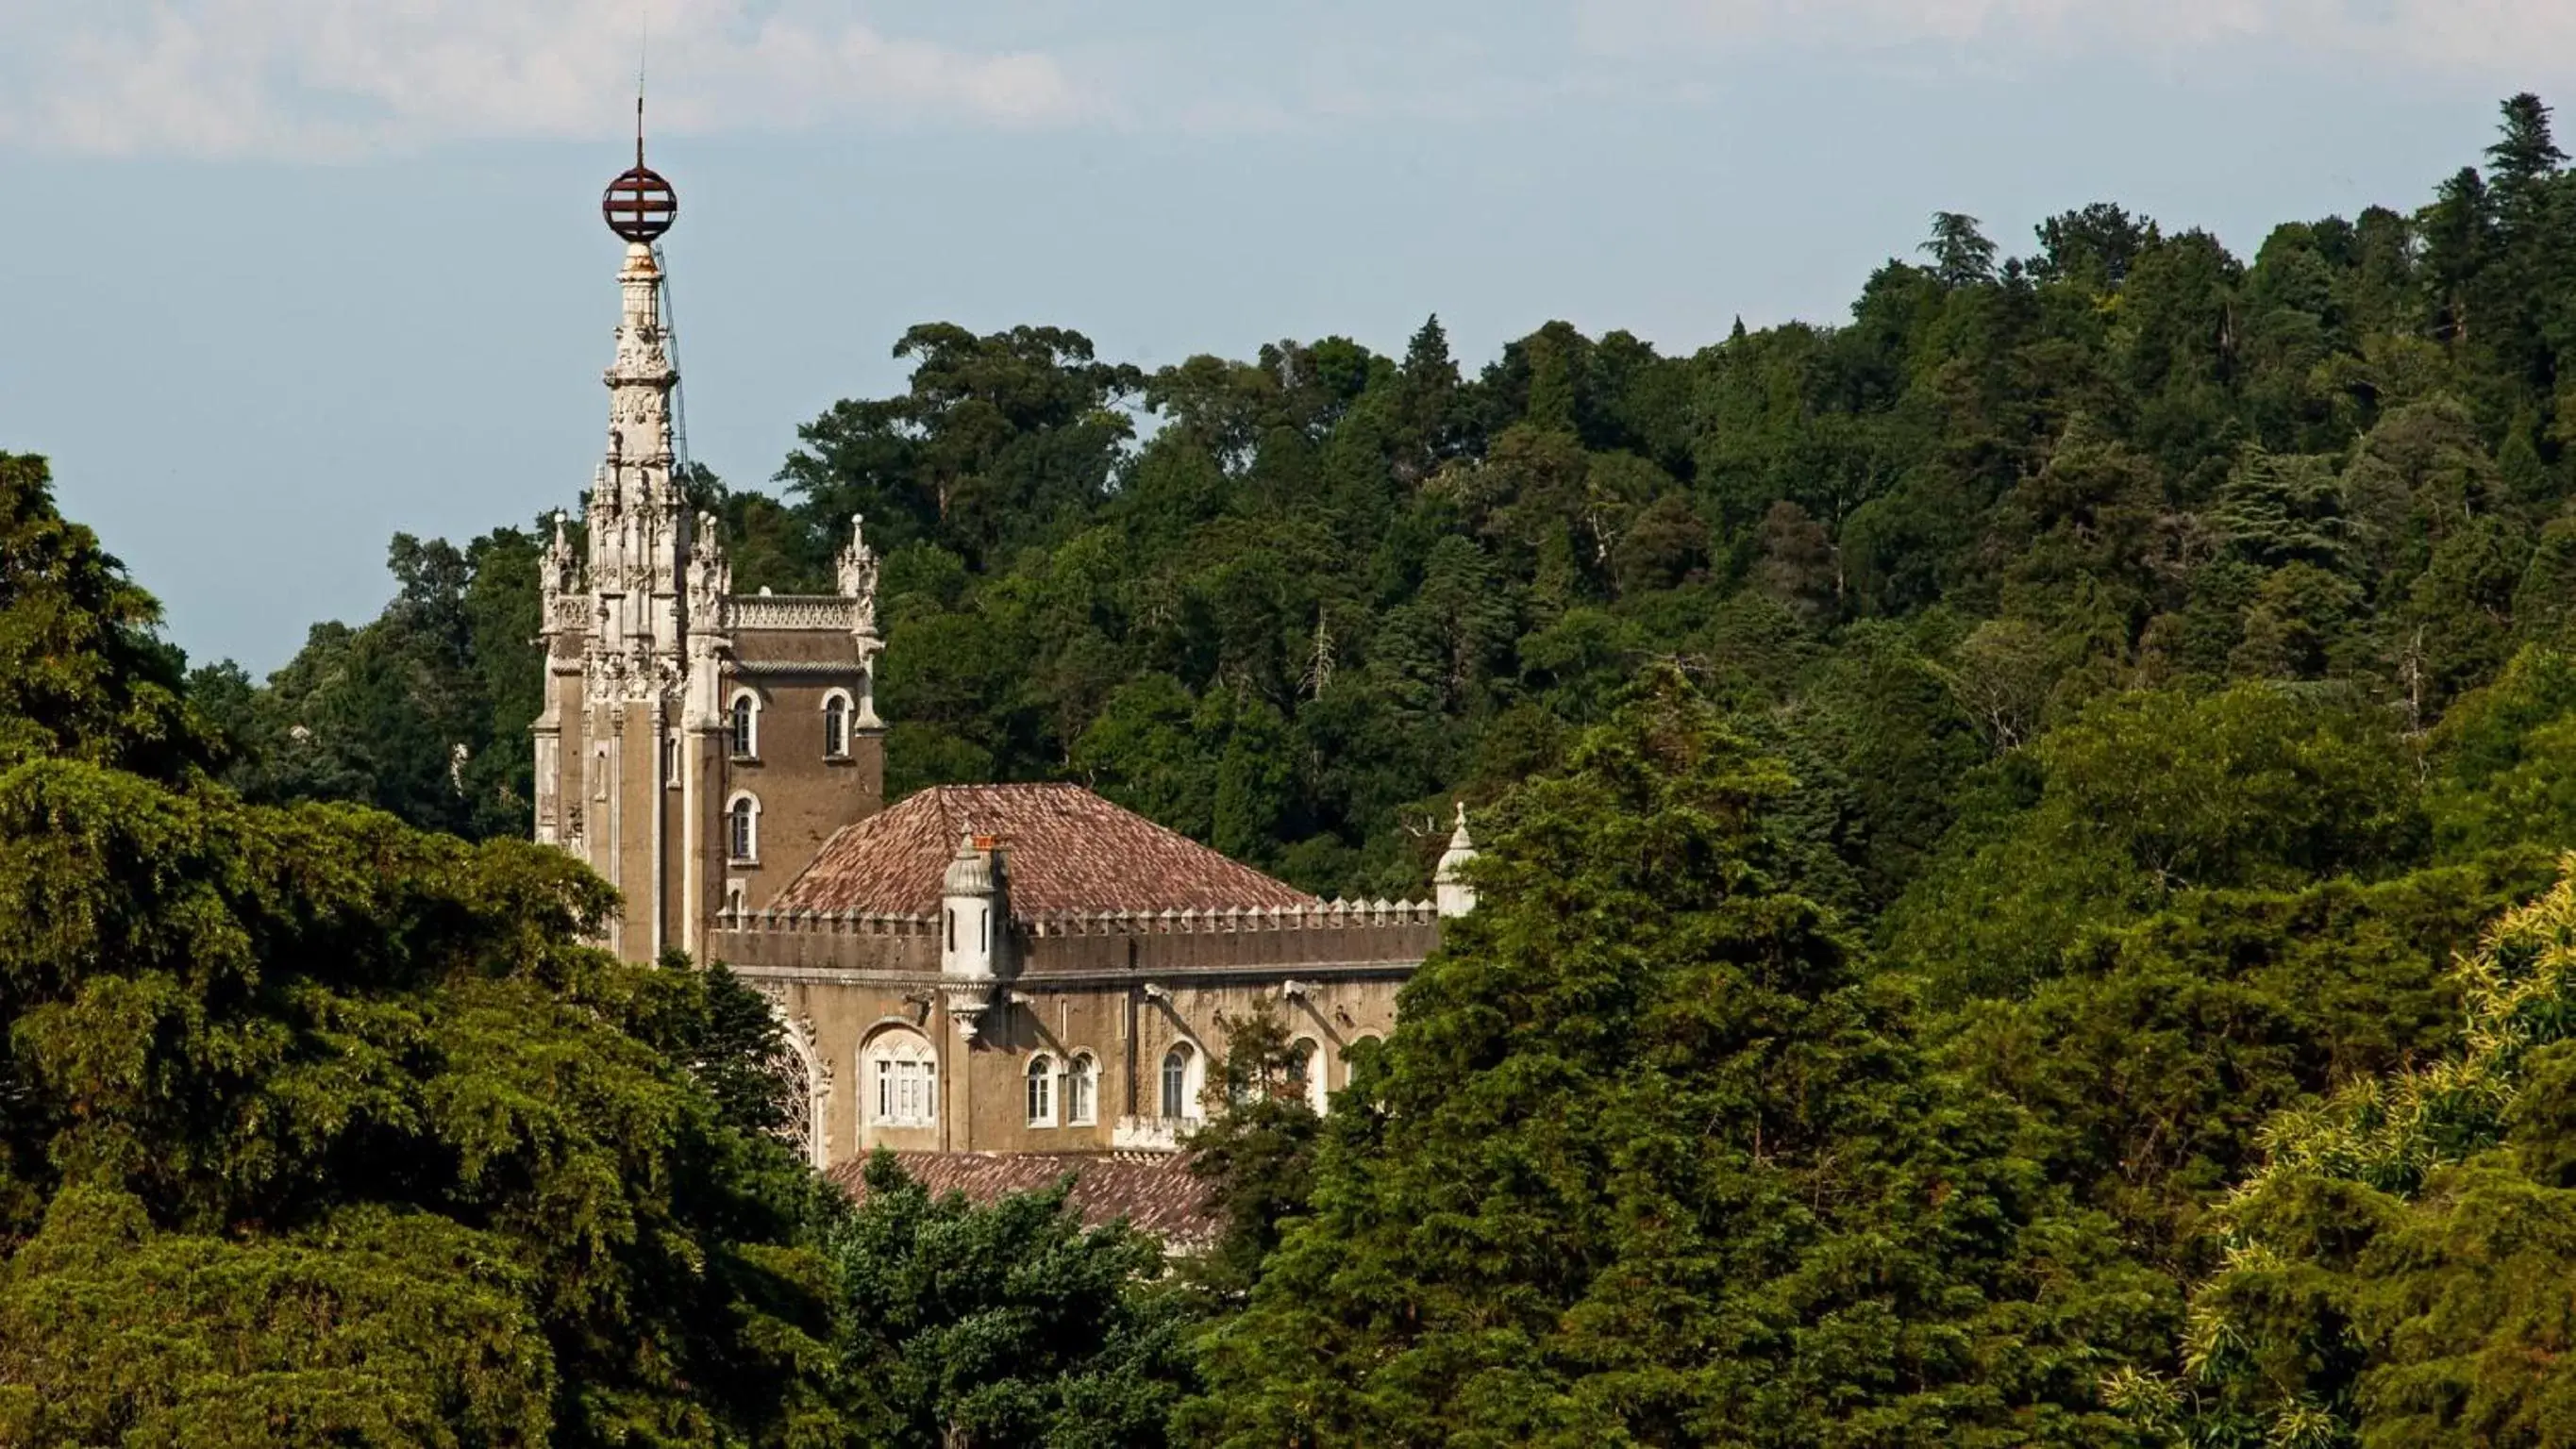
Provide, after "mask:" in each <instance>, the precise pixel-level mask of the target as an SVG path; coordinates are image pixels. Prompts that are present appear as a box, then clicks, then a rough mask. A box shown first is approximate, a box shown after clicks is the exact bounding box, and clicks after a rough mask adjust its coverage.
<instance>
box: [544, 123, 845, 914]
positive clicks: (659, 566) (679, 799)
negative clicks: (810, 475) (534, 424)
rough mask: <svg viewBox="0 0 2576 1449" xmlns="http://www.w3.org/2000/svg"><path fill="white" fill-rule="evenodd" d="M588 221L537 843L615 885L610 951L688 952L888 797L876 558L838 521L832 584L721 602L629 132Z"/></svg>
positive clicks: (655, 205) (646, 197) (663, 186)
mask: <svg viewBox="0 0 2576 1449" xmlns="http://www.w3.org/2000/svg"><path fill="white" fill-rule="evenodd" d="M602 210H603V211H604V213H605V214H606V215H607V217H608V222H609V229H610V230H611V231H613V232H615V233H617V234H618V235H619V236H620V237H622V238H624V239H625V241H626V260H625V264H624V266H623V267H622V268H621V269H620V270H619V272H618V279H617V280H618V286H619V289H620V292H621V294H622V298H623V301H622V304H621V312H620V315H619V319H618V324H617V351H616V358H615V361H614V362H612V363H611V364H610V366H609V369H608V373H607V383H608V446H607V455H606V456H605V457H604V458H603V459H602V460H601V461H600V464H599V468H598V471H597V472H596V474H594V476H593V477H592V480H591V486H590V491H589V493H588V495H587V496H586V498H585V499H584V509H583V516H582V535H583V542H582V545H581V547H579V548H576V546H575V544H574V542H573V540H572V538H571V537H570V533H569V529H568V527H567V521H566V520H565V519H564V517H563V516H562V515H561V514H557V515H556V519H555V532H554V540H553V542H552V544H551V546H550V547H549V548H548V549H547V551H546V555H545V559H544V564H543V571H542V578H541V581H540V582H541V592H542V595H543V616H542V618H543V622H542V624H541V626H540V627H541V642H542V643H543V644H544V646H545V655H546V664H545V668H546V694H545V707H544V711H543V713H541V714H540V715H539V716H538V717H537V722H536V725H535V727H534V734H535V736H536V776H537V820H536V835H537V839H538V840H539V841H541V842H549V843H552V844H555V845H558V846H561V847H562V848H563V849H564V850H566V851H569V852H570V853H572V854H573V855H575V856H577V857H579V858H580V859H581V860H583V861H584V862H586V863H588V864H589V865H590V867H591V868H592V869H593V870H596V871H598V872H599V874H600V875H601V876H603V877H604V878H606V879H607V880H608V882H609V883H610V884H612V885H614V886H616V887H617V889H618V891H619V892H620V894H621V895H622V896H623V898H624V907H623V910H622V912H621V914H620V915H619V917H618V918H617V920H616V921H615V922H614V923H613V924H612V925H611V926H610V927H609V929H608V937H607V944H608V945H609V947H610V948H611V949H613V950H615V951H616V952H617V953H618V954H619V955H621V956H624V957H626V958H627V959H629V960H634V961H648V960H652V959H654V958H655V957H657V956H659V955H660V954H661V953H662V952H663V951H664V950H665V949H668V948H670V947H675V946H676V947H679V948H681V949H683V950H686V951H688V952H690V953H691V954H692V955H696V956H703V955H704V954H705V948H706V944H707V934H708V931H709V929H710V927H711V924H712V922H713V921H714V919H715V917H716V915H717V914H718V913H719V912H720V911H722V910H724V909H726V908H727V906H728V905H731V906H732V907H734V908H735V909H742V908H752V909H757V908H759V907H761V906H763V905H765V904H766V903H767V901H768V898H769V897H770V896H771V895H772V894H773V893H775V892H776V891H777V890H778V889H779V888H780V887H781V886H783V885H785V884H786V883H787V882H788V881H789V880H791V879H793V878H794V877H795V875H796V873H797V872H798V871H799V870H801V869H803V868H804V866H805V864H806V863H807V862H808V861H809V860H811V859H812V858H813V856H814V853H815V851H816V850H818V849H819V848H820V847H821V846H822V843H823V842H824V841H825V840H826V839H828V838H830V836H831V835H832V833H833V832H834V831H836V830H838V829H840V828H841V827H842V826H844V825H848V824H851V823H853V822H855V821H858V820H861V819H863V818H865V817H867V816H869V815H871V814H873V813H875V812H876V810H877V809H878V808H879V807H880V806H881V805H882V804H883V803H884V797H885V753H884V726H883V725H882V724H881V723H880V722H879V720H878V719H877V714H876V704H875V666H876V658H877V654H878V652H879V651H880V649H882V647H883V644H882V642H881V641H880V640H879V638H878V636H877V622H876V575H877V558H876V554H875V552H874V550H872V549H870V548H869V547H868V545H867V542H866V540H865V538H864V537H863V536H862V535H861V533H860V531H859V526H858V522H857V520H855V519H853V520H852V521H851V529H850V542H849V546H848V547H847V548H845V549H844V550H843V551H842V552H841V555H840V557H839V560H838V568H837V570H836V573H837V577H836V579H835V583H836V585H837V591H836V592H834V593H830V594H812V595H792V596H773V595H771V594H770V593H769V592H768V591H767V590H763V591H761V592H760V593H759V594H757V595H754V596H750V597H740V598H738V597H735V596H734V593H733V571H732V568H731V566H730V565H729V564H728V563H727V562H726V558H725V551H724V544H723V541H722V539H721V538H719V537H718V536H717V530H716V524H715V520H714V519H713V518H712V517H710V516H708V515H705V514H698V515H696V516H694V517H692V516H691V513H690V510H689V508H688V506H687V501H686V499H685V497H684V496H683V493H682V489H681V485H680V479H679V478H678V476H677V475H676V469H677V465H678V459H677V456H676V453H675V449H674V446H673V417H672V395H673V390H674V389H675V388H676V387H677V386H678V385H679V381H680V374H679V369H678V368H677V367H676V366H675V365H674V364H673V362H672V358H671V336H670V332H669V329H668V328H667V327H666V326H665V325H664V323H663V293H662V263H661V259H660V257H659V256H658V255H657V253H656V252H655V250H654V248H653V245H652V243H653V241H654V239H655V238H657V237H659V236H660V235H661V234H662V233H663V232H664V231H666V230H668V229H669V227H670V224H671V221H672V219H673V217H674V216H675V215H676V213H677V211H678V199H677V197H676V195H675V194H674V193H673V192H672V191H671V188H670V186H669V184H668V183H667V182H665V181H664V180H663V179H662V178H661V177H660V176H658V175H656V174H655V173H653V172H652V171H650V170H648V169H646V167H645V166H644V148H643V142H642V140H641V138H640V137H639V139H638V140H637V143H636V155H635V166H634V168H633V169H631V170H629V171H627V172H625V173H624V174H622V175H620V176H619V177H618V178H617V179H616V180H615V181H613V182H611V183H610V185H609V190H608V196H607V199H606V201H605V202H604V203H603V207H602Z"/></svg>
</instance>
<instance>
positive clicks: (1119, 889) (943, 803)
mask: <svg viewBox="0 0 2576 1449" xmlns="http://www.w3.org/2000/svg"><path fill="white" fill-rule="evenodd" d="M969 831H972V832H973V833H974V834H977V835H990V836H995V837H998V838H999V839H1000V841H1001V845H1002V852H1003V859H1004V861H1005V868H1006V870H1007V871H1008V877H1007V878H1008V880H1009V882H1010V893H1011V914H1012V915H1013V916H1015V917H1019V918H1022V919H1025V918H1027V917H1029V916H1033V915H1041V914H1044V913H1047V912H1050V911H1167V910H1168V911H1191V910H1195V911H1221V910H1226V909H1229V908H1232V907H1237V906H1240V907H1244V908H1247V909H1249V908H1252V907H1265V908H1266V907H1270V906H1312V905H1315V904H1316V903H1317V902H1316V900H1315V898H1314V897H1313V896H1310V895H1307V894H1306V893H1305V892H1303V891H1300V890H1297V889H1296V888H1294V887H1292V886H1289V885H1287V884H1285V883H1284V882H1281V881H1276V880H1272V879H1271V878H1270V877H1268V876H1266V875H1263V874H1262V873H1261V872H1259V871H1257V870H1254V869H1253V868H1252V867H1250V866H1248V865H1243V864H1239V863H1238V862H1235V861H1232V860H1228V859H1226V858H1225V857H1224V856H1222V855H1219V854H1218V853H1216V852H1215V851H1213V850H1210V849H1208V848H1207V847H1206V846H1204V845H1201V844H1199V843H1198V842H1197V841H1195V840H1192V839H1190V838H1189V837H1188V836H1186V835H1182V834H1180V833H1178V832H1177V831H1171V830H1166V829H1164V828H1163V827H1162V826H1159V825H1157V824H1155V823H1154V822H1153V821H1151V820H1148V819H1146V818H1145V817H1144V816H1142V815H1139V814H1137V813H1136V812H1134V811H1132V810H1122V809H1120V808H1119V807H1118V806H1115V805H1112V804H1110V803H1109V802H1108V801H1106V800H1103V799H1101V798H1100V797H1099V796H1097V795H1094V794H1092V793H1091V792H1090V791H1088V790H1085V789H1083V788H1082V787H1081V786H1079V785H938V786H934V787H932V788H930V789H927V790H924V791H921V792H920V793H919V794H916V795H914V796H912V797H911V798H909V799H907V800H905V801H904V802H903V803H902V804H900V805H897V806H895V807H894V808H892V809H890V810H885V811H882V812H880V813H878V814H876V815H872V816H870V817H868V818H867V819H865V820H862V821H860V822H859V823H858V824H856V825H849V826H844V827H842V829H841V830H840V832H839V833H837V834H835V835H834V836H833V837H832V838H831V839H830V840H828V841H825V842H824V844H823V849H822V851H821V853H820V854H818V855H816V856H815V857H814V863H813V864H811V865H809V866H807V867H805V870H804V872H803V873H802V874H800V875H798V876H797V877H796V879H795V880H793V881H791V882H789V884H788V886H787V889H785V890H784V891H781V892H780V893H779V895H778V898H777V900H776V901H775V902H774V903H773V904H774V906H775V908H777V909H780V910H812V911H882V912H887V913H892V914H901V915H927V914H929V913H931V912H933V911H936V910H938V909H939V886H940V879H941V877H942V876H943V875H944V874H946V872H947V870H948V862H949V860H950V859H951V858H953V857H954V856H955V855H956V853H957V841H958V837H960V836H961V835H964V834H966V833H967V832H969Z"/></svg>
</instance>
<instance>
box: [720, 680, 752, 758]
mask: <svg viewBox="0 0 2576 1449" xmlns="http://www.w3.org/2000/svg"><path fill="white" fill-rule="evenodd" d="M728 726H729V727H728V728H727V730H726V733H727V734H728V735H730V736H731V737H732V741H731V742H732V747H733V748H732V753H733V757H734V758H735V759H737V760H749V759H757V758H758V757H759V755H760V701H759V700H757V699H754V698H753V697H752V695H751V692H750V691H748V690H745V691H744V692H743V693H741V694H737V695H735V696H734V697H733V716H732V718H731V719H730V720H729V721H728Z"/></svg>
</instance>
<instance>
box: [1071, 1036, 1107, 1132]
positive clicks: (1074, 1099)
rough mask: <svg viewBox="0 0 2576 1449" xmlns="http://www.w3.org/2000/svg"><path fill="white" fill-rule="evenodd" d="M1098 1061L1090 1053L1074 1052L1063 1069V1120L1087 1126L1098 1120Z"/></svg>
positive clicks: (1077, 1125) (1075, 1124)
mask: <svg viewBox="0 0 2576 1449" xmlns="http://www.w3.org/2000/svg"><path fill="white" fill-rule="evenodd" d="M1099 1113H1100V1063H1098V1062H1096V1061H1093V1060H1092V1059H1091V1053H1089V1052H1080V1053H1077V1054H1075V1056H1074V1059H1073V1064H1072V1065H1071V1066H1069V1067H1066V1068H1065V1070H1064V1120H1065V1121H1067V1122H1070V1123H1072V1124H1073V1125H1074V1126H1076V1127H1088V1126H1090V1125H1092V1124H1093V1123H1095V1122H1097V1121H1099V1120H1100V1116H1099Z"/></svg>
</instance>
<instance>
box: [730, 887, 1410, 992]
mask: <svg viewBox="0 0 2576 1449" xmlns="http://www.w3.org/2000/svg"><path fill="white" fill-rule="evenodd" d="M1440 919H1441V918H1440V913H1439V911H1438V909H1437V908H1436V907H1435V906H1434V905H1433V903H1432V902H1429V901H1390V900H1375V901H1319V902H1317V903H1315V904H1313V905H1311V906H1267V907H1261V906H1255V907H1230V908H1227V909H1223V910H1208V911H1196V910H1164V911H1050V912H1044V913H1040V914H1035V915H1030V916H1022V917H1017V918H1015V919H1013V920H1012V922H1011V933H1012V936H1013V938H1014V939H1015V941H1016V942H1017V943H1018V949H1017V950H1016V951H1015V953H1014V955H1015V956H1016V958H1017V960H1018V961H1019V963H1020V964H1019V973H1018V974H1019V976H1020V977H1021V978H1022V979H1028V978H1043V977H1047V976H1051V975H1078V974H1088V973H1095V972H1103V971H1115V972H1125V971H1141V972H1155V971H1189V970H1228V969H1232V970H1244V969H1268V970H1285V969H1289V968H1295V967H1310V966H1327V965H1330V966H1404V967H1410V966H1413V965H1416V964H1418V963H1420V961H1421V960H1422V958H1423V957H1425V956H1427V955H1429V954H1430V953H1431V952H1432V951H1433V950H1434V949H1436V948H1437V947H1438V946H1439V944H1440ZM940 930H941V923H940V918H939V916H938V915H937V914H936V913H932V914H921V915H908V914H899V913H892V912H882V911H856V910H850V911H819V910H808V909H795V908H786V909H770V910H732V909H729V910H726V911H724V912H722V913H721V914H719V915H718V916H717V917H716V920H715V931H714V934H713V936H712V938H711V939H710V941H709V945H708V954H709V955H711V956H713V957H715V958H717V959H720V960H724V961H727V962H731V963H733V964H735V965H738V966H766V967H782V968H798V969H806V970H832V969H841V970H857V971H896V972H936V971H937V970H938V966H939V939H940Z"/></svg>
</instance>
